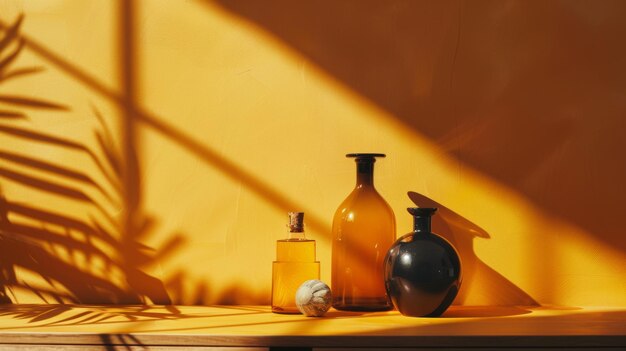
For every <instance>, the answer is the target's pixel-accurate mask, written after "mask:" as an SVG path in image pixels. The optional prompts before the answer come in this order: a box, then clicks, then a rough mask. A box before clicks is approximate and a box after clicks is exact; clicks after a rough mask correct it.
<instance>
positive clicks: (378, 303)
mask: <svg viewBox="0 0 626 351" xmlns="http://www.w3.org/2000/svg"><path fill="white" fill-rule="evenodd" d="M333 307H334V308H335V309H336V310H341V311H361V312H363V311H368V312H369V311H372V312H373V311H389V310H391V309H393V305H391V303H389V301H387V299H380V298H371V299H366V298H361V299H354V300H353V301H349V303H347V301H346V302H341V301H335V302H333Z"/></svg>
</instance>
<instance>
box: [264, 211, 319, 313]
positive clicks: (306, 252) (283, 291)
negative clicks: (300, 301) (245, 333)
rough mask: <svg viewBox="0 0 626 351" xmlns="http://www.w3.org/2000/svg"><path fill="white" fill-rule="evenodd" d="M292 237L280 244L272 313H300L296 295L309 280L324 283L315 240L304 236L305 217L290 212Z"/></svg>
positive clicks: (279, 241) (278, 246) (273, 274)
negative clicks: (299, 288)
mask: <svg viewBox="0 0 626 351" xmlns="http://www.w3.org/2000/svg"><path fill="white" fill-rule="evenodd" d="M287 226H288V227H289V236H288V237H287V239H283V240H278V241H277V242H276V261H274V262H273V263H272V312H274V313H300V310H298V307H297V306H296V299H295V298H296V291H297V290H298V287H300V285H301V284H302V283H304V282H305V281H307V280H309V279H320V263H319V261H316V260H315V240H310V239H307V238H306V236H305V234H304V213H303V212H289V224H288V225H287Z"/></svg>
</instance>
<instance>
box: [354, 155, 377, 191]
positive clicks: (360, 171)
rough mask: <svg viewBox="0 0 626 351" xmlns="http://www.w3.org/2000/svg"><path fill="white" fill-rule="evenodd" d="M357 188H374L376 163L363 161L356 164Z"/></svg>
mask: <svg viewBox="0 0 626 351" xmlns="http://www.w3.org/2000/svg"><path fill="white" fill-rule="evenodd" d="M356 186H357V187H363V186H371V187H373V186H374V162H372V161H361V160H358V161H357V162H356Z"/></svg>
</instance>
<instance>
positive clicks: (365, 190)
mask: <svg viewBox="0 0 626 351" xmlns="http://www.w3.org/2000/svg"><path fill="white" fill-rule="evenodd" d="M359 207H368V208H370V207H386V208H388V209H389V210H390V211H391V206H389V203H387V201H386V200H385V198H384V197H383V196H382V195H381V194H380V193H379V192H378V191H377V190H376V189H375V188H374V187H362V188H360V187H356V188H354V189H353V190H352V192H350V194H348V196H346V198H345V199H344V200H343V201H342V202H341V204H340V205H339V207H338V208H337V211H340V210H342V209H347V208H350V209H356V208H359Z"/></svg>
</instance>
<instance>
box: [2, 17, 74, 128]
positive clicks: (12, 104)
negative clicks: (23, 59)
mask: <svg viewBox="0 0 626 351" xmlns="http://www.w3.org/2000/svg"><path fill="white" fill-rule="evenodd" d="M23 20H24V16H23V15H20V16H19V17H18V18H17V20H16V21H15V22H14V23H13V24H12V25H11V26H9V28H8V29H6V30H5V34H4V37H3V38H2V39H0V84H1V83H3V82H6V81H7V80H9V79H15V78H18V77H27V76H30V75H32V74H35V73H39V72H41V71H43V69H42V68H40V67H29V68H21V69H15V70H11V69H10V68H11V66H12V65H13V64H14V63H15V61H16V60H17V58H18V57H19V55H20V53H21V52H22V49H24V40H23V39H21V38H20V36H19V31H20V26H21V25H22V22H23ZM5 52H8V53H5ZM3 105H8V106H6V107H3V108H0V118H2V119H6V118H12V119H13V118H26V115H25V114H24V113H22V112H20V111H19V110H17V111H16V110H15V108H31V109H46V110H49V109H53V110H60V111H67V110H69V108H68V107H67V106H65V105H62V104H57V103H53V102H50V101H46V100H43V99H40V98H31V97H25V96H20V95H6V94H0V106H3Z"/></svg>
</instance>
